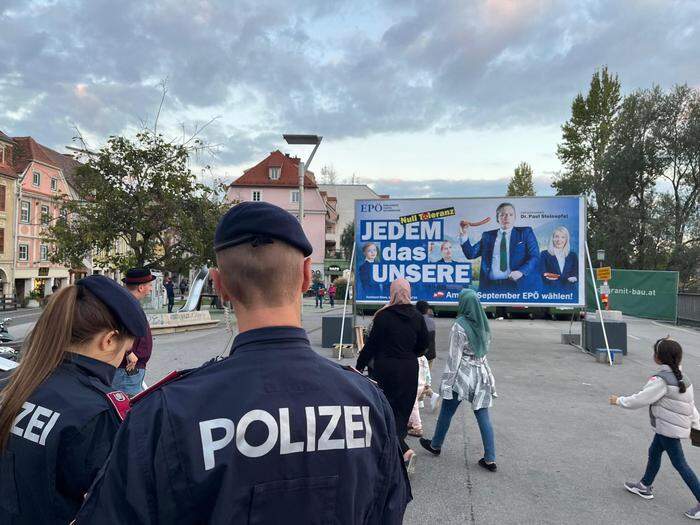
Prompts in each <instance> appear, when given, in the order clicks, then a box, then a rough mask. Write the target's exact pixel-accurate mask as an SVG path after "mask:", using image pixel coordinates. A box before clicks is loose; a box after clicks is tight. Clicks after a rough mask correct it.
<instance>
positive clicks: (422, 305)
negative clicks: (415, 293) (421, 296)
mask: <svg viewBox="0 0 700 525" xmlns="http://www.w3.org/2000/svg"><path fill="white" fill-rule="evenodd" d="M429 309H430V305H429V304H428V302H427V301H418V302H417V303H416V310H418V311H419V312H420V313H422V314H424V315H425V314H427V313H428V310H429Z"/></svg>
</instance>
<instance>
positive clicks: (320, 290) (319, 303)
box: [316, 283, 326, 308]
mask: <svg viewBox="0 0 700 525" xmlns="http://www.w3.org/2000/svg"><path fill="white" fill-rule="evenodd" d="M324 295H326V289H325V287H324V286H323V283H318V286H317V287H316V308H323V296H324Z"/></svg>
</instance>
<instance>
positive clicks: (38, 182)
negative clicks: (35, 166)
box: [32, 171, 41, 186]
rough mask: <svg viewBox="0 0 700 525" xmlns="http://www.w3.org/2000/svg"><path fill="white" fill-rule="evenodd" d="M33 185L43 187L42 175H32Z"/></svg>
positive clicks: (35, 173)
mask: <svg viewBox="0 0 700 525" xmlns="http://www.w3.org/2000/svg"><path fill="white" fill-rule="evenodd" d="M32 185H33V186H41V173H39V172H38V171H35V172H34V173H32Z"/></svg>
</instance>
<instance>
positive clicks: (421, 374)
mask: <svg viewBox="0 0 700 525" xmlns="http://www.w3.org/2000/svg"><path fill="white" fill-rule="evenodd" d="M431 383H432V378H431V376H430V366H429V364H428V360H427V359H426V357H425V356H423V355H422V356H420V357H419V358H418V391H417V393H416V402H415V403H414V404H413V411H412V412H411V417H409V418H408V427H409V430H408V433H409V435H411V436H416V437H420V436H422V435H423V423H422V421H421V419H420V405H421V404H422V403H423V402H422V401H421V400H422V399H423V396H425V395H426V394H427V395H429V396H430V400H431V402H430V404H431V409H433V408H434V407H435V402H434V398H439V397H440V396H439V395H438V394H436V393H435V392H433V391H432V390H431V388H430V384H431Z"/></svg>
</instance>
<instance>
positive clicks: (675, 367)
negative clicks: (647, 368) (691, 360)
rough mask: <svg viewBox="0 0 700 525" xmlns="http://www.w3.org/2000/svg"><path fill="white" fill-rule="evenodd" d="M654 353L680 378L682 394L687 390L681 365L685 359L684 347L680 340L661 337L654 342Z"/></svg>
mask: <svg viewBox="0 0 700 525" xmlns="http://www.w3.org/2000/svg"><path fill="white" fill-rule="evenodd" d="M654 355H655V356H656V359H657V360H658V361H659V363H661V364H662V365H668V366H669V367H670V368H671V372H673V375H674V376H676V379H678V391H679V392H680V393H681V394H682V393H683V392H685V390H686V386H685V382H684V381H683V374H682V373H681V369H680V365H681V360H682V359H683V348H681V345H680V343H678V341H674V340H673V339H670V338H668V337H664V338H663V339H659V340H658V341H656V343H655V344H654Z"/></svg>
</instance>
